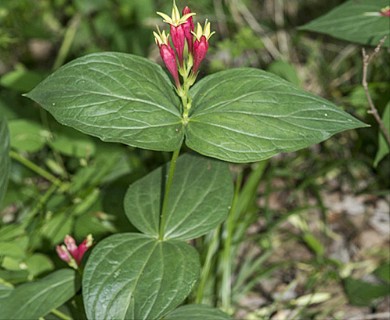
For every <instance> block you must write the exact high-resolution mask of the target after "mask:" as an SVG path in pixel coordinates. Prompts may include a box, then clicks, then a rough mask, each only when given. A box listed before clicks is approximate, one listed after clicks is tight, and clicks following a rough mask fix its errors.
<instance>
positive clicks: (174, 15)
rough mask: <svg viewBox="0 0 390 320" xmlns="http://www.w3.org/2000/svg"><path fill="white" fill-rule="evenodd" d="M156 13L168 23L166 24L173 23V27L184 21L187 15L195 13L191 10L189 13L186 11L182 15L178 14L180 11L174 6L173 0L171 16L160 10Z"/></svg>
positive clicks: (190, 15)
mask: <svg viewBox="0 0 390 320" xmlns="http://www.w3.org/2000/svg"><path fill="white" fill-rule="evenodd" d="M156 13H157V14H158V15H159V16H160V17H161V18H163V21H164V22H165V23H168V24H170V25H173V26H175V27H177V26H178V25H181V24H183V23H185V22H186V21H187V19H188V18H189V17H192V16H195V15H196V13H194V12H191V13H187V14H185V15H184V16H182V17H181V16H180V11H179V9H178V8H177V6H176V2H175V1H173V7H172V16H171V17H170V16H168V15H167V14H165V13H162V12H156Z"/></svg>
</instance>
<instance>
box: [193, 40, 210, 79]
mask: <svg viewBox="0 0 390 320" xmlns="http://www.w3.org/2000/svg"><path fill="white" fill-rule="evenodd" d="M208 49H209V44H208V41H207V38H206V37H205V36H202V37H201V38H200V40H198V39H196V40H195V42H194V50H193V52H194V66H193V68H192V71H193V73H197V72H198V69H199V66H200V63H201V62H202V61H203V59H204V58H205V57H206V54H207V50H208Z"/></svg>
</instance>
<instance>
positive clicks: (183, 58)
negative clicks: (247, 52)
mask: <svg viewBox="0 0 390 320" xmlns="http://www.w3.org/2000/svg"><path fill="white" fill-rule="evenodd" d="M157 14H158V15H160V16H161V17H162V18H163V19H164V20H163V21H164V22H165V23H168V24H169V25H170V34H166V33H165V31H163V32H161V31H160V29H159V28H157V32H153V34H154V37H155V40H156V44H157V45H158V47H159V49H160V55H161V58H162V60H163V61H164V64H165V66H166V67H167V69H168V71H169V73H170V74H171V75H172V77H173V79H174V81H175V85H176V87H177V88H180V79H179V74H180V75H181V76H182V77H183V81H184V82H185V81H186V80H188V82H190V85H192V84H193V82H194V81H195V78H196V75H197V73H198V70H199V66H200V63H201V62H202V61H203V59H204V58H205V56H206V53H207V50H208V47H209V43H208V41H209V39H210V37H211V36H212V35H213V33H214V32H210V23H209V22H207V21H206V23H205V25H204V27H203V28H202V26H201V25H200V24H199V23H198V25H197V30H196V31H195V27H194V21H193V16H194V15H195V13H193V12H191V10H190V8H188V7H185V8H184V9H183V11H182V14H180V12H179V9H178V8H177V6H176V3H175V0H174V1H173V8H172V16H171V17H170V16H168V15H166V14H165V13H161V12H157ZM169 36H171V40H172V45H171V43H170V41H169ZM190 73H191V74H190Z"/></svg>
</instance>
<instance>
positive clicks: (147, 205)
mask: <svg viewBox="0 0 390 320" xmlns="http://www.w3.org/2000/svg"><path fill="white" fill-rule="evenodd" d="M168 165H169V164H167V165H166V166H164V167H162V168H159V169H157V170H155V171H153V172H152V173H150V174H148V175H147V176H145V177H144V178H142V179H140V180H138V181H136V182H135V183H134V184H132V185H131V186H130V187H129V189H128V191H127V193H126V196H125V200H124V205H125V212H126V215H127V217H128V218H129V220H130V222H131V223H132V224H133V225H134V226H135V227H137V228H138V229H139V230H140V231H142V232H143V233H146V234H148V235H150V236H152V237H158V234H159V221H160V215H161V204H162V195H163V190H162V188H163V186H164V185H165V176H166V173H167V170H168ZM170 192H171V197H170V198H169V202H168V207H167V219H166V226H165V233H164V237H165V238H168V239H182V240H189V239H194V238H197V237H199V236H201V235H203V234H206V233H207V232H208V231H210V230H212V229H214V228H215V227H216V226H217V225H218V224H220V223H221V222H222V221H223V220H224V219H225V218H226V215H227V213H228V211H229V206H230V204H231V201H232V197H233V182H232V178H231V175H230V172H229V168H228V165H227V164H226V163H224V162H221V161H218V160H214V159H210V158H205V157H201V156H198V155H191V154H185V155H182V156H181V157H179V159H178V160H177V164H176V171H175V175H174V178H173V182H172V187H171V191H170Z"/></svg>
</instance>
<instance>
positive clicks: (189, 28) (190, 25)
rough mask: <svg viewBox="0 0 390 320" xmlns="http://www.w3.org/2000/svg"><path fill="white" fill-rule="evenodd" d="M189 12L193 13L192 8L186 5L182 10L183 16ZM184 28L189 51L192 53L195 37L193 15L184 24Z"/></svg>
mask: <svg viewBox="0 0 390 320" xmlns="http://www.w3.org/2000/svg"><path fill="white" fill-rule="evenodd" d="M189 13H191V9H190V8H189V7H185V8H184V9H183V11H182V15H183V16H184V15H186V14H189ZM183 29H184V35H185V37H186V40H187V46H188V52H189V53H192V47H193V38H194V36H193V35H192V32H193V31H194V30H195V27H194V20H193V19H192V16H190V17H189V18H188V19H187V20H186V22H185V23H184V24H183Z"/></svg>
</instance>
